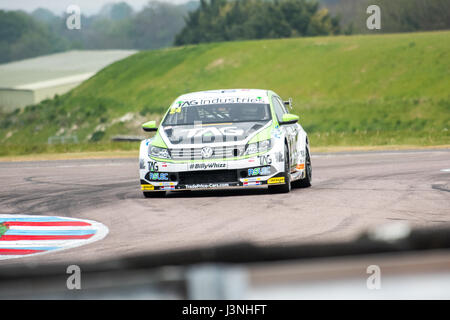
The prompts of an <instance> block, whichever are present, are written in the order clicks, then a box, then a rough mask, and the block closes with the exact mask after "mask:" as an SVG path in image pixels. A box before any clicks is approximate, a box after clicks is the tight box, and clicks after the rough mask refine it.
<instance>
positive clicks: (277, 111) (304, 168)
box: [139, 89, 312, 197]
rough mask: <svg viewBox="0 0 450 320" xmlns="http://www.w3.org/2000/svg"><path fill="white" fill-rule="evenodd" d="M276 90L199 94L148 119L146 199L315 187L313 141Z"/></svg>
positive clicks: (143, 175) (143, 166)
mask: <svg viewBox="0 0 450 320" xmlns="http://www.w3.org/2000/svg"><path fill="white" fill-rule="evenodd" d="M287 105H288V106H290V105H291V100H289V101H283V100H282V99H281V98H280V97H279V96H278V95H277V94H276V93H275V92H273V91H270V90H256V89H234V90H214V91H203V92H194V93H189V94H185V95H182V96H180V97H178V98H177V99H176V100H175V101H174V102H173V103H172V105H171V106H170V108H169V110H168V111H167V112H166V114H165V115H164V117H163V120H162V122H161V124H160V125H159V128H158V127H157V126H156V122H155V121H149V122H147V123H145V124H143V126H142V127H143V129H144V131H147V132H149V131H150V132H151V131H156V134H155V135H154V136H153V137H152V138H150V139H147V140H143V141H142V142H141V146H140V155H139V166H140V181H141V189H142V191H143V193H144V196H145V197H152V196H155V195H162V194H165V192H166V191H176V190H202V189H223V188H239V187H240V188H248V187H267V186H268V187H269V190H270V191H272V192H277V193H278V192H280V193H281V192H289V191H290V190H291V186H295V187H297V186H298V187H309V186H310V185H311V174H312V167H311V158H310V151H309V140H308V135H307V134H306V132H305V130H303V128H302V127H301V126H300V124H299V123H298V119H299V117H298V116H296V115H293V114H290V113H289V112H288V111H287V109H286V106H287Z"/></svg>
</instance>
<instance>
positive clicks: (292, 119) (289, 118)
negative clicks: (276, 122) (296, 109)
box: [280, 113, 299, 125]
mask: <svg viewBox="0 0 450 320" xmlns="http://www.w3.org/2000/svg"><path fill="white" fill-rule="evenodd" d="M298 119H299V117H298V116H296V115H295V114H292V113H285V114H283V118H282V119H281V121H280V125H283V124H294V123H297V122H298Z"/></svg>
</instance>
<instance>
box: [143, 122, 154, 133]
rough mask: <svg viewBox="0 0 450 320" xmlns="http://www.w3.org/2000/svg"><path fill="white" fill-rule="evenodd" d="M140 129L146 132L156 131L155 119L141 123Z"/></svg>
mask: <svg viewBox="0 0 450 320" xmlns="http://www.w3.org/2000/svg"><path fill="white" fill-rule="evenodd" d="M142 130H144V131H146V132H154V131H158V127H157V126H156V121H149V122H146V123H144V124H143V125H142Z"/></svg>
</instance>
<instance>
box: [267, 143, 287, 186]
mask: <svg viewBox="0 0 450 320" xmlns="http://www.w3.org/2000/svg"><path fill="white" fill-rule="evenodd" d="M289 163H290V162H289V151H288V148H287V146H286V145H285V146H284V173H283V176H284V179H285V184H280V185H276V186H269V192H270V193H288V192H289V191H291V175H290V173H289V171H290V170H289Z"/></svg>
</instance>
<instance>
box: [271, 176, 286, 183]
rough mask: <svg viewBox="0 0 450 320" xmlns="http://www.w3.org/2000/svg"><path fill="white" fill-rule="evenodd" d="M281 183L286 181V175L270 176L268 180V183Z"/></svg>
mask: <svg viewBox="0 0 450 320" xmlns="http://www.w3.org/2000/svg"><path fill="white" fill-rule="evenodd" d="M279 183H285V179H284V177H276V178H270V179H269V180H267V184H279Z"/></svg>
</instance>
